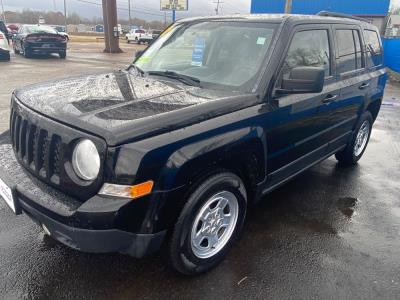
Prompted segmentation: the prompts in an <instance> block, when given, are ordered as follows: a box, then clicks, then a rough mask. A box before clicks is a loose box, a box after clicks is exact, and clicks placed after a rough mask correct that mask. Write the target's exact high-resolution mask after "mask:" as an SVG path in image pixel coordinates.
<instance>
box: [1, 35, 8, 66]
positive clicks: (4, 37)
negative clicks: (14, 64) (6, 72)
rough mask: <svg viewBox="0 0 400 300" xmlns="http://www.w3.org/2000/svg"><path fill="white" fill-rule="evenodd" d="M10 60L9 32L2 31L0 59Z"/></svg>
mask: <svg viewBox="0 0 400 300" xmlns="http://www.w3.org/2000/svg"><path fill="white" fill-rule="evenodd" d="M1 60H6V61H9V60H10V46H9V44H8V40H7V34H6V33H4V32H2V31H0V61H1Z"/></svg>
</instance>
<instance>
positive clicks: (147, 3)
mask: <svg viewBox="0 0 400 300" xmlns="http://www.w3.org/2000/svg"><path fill="white" fill-rule="evenodd" d="M216 1H217V0H189V11H188V12H178V13H177V17H178V18H181V17H186V16H194V15H211V14H215V11H214V9H215V6H216V4H215V3H213V2H216ZM220 1H221V2H224V3H223V4H220V12H221V13H222V14H228V13H249V12H250V1H251V0H220ZM399 1H400V0H399ZM87 2H93V3H101V0H67V14H68V11H70V12H72V11H74V12H77V13H79V14H80V15H82V16H84V17H88V18H91V17H93V16H101V15H102V11H101V6H99V5H96V4H92V3H87ZM63 3H64V1H63V0H3V4H4V9H5V10H23V9H24V8H29V9H32V10H57V11H63V9H64V4H63ZM117 5H118V7H119V8H120V9H119V10H118V16H119V17H121V18H124V19H128V11H127V8H128V0H117ZM131 10H132V16H133V17H138V18H141V19H159V20H161V19H163V16H164V15H163V12H160V0H131Z"/></svg>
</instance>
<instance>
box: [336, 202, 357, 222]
mask: <svg viewBox="0 0 400 300" xmlns="http://www.w3.org/2000/svg"><path fill="white" fill-rule="evenodd" d="M357 202H358V199H357V198H352V197H343V198H339V200H338V202H337V207H338V209H339V210H340V211H341V212H342V213H343V214H344V215H345V216H346V217H348V218H351V216H352V215H353V213H354V208H355V206H356V204H357Z"/></svg>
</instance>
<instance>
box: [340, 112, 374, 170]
mask: <svg viewBox="0 0 400 300" xmlns="http://www.w3.org/2000/svg"><path fill="white" fill-rule="evenodd" d="M372 124H373V119H372V115H371V113H370V112H368V111H367V112H365V113H364V114H363V115H362V116H361V118H360V120H359V121H358V123H357V126H356V129H355V131H354V134H353V136H352V138H351V140H350V142H349V143H348V144H347V146H346V148H344V149H343V150H342V151H340V152H338V153H336V154H335V157H336V159H337V160H338V161H339V162H340V163H342V164H345V165H354V164H356V163H357V161H358V160H359V159H360V158H361V157H362V155H363V154H364V152H365V149H366V148H367V145H368V142H369V138H370V136H371V130H372Z"/></svg>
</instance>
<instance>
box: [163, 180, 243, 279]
mask: <svg viewBox="0 0 400 300" xmlns="http://www.w3.org/2000/svg"><path fill="white" fill-rule="evenodd" d="M192 191H193V192H192V193H190V195H189V197H188V199H187V202H186V204H185V205H184V207H183V209H182V212H181V214H180V216H179V218H178V221H177V223H176V224H175V227H174V229H173V232H172V236H171V237H170V240H169V245H168V256H169V262H170V264H171V265H172V267H173V268H174V269H175V270H176V271H178V272H180V273H182V274H185V275H196V274H200V273H203V272H206V271H208V270H210V269H211V268H214V267H215V266H217V265H218V264H219V263H220V262H221V261H222V260H223V259H224V257H225V256H226V254H227V253H228V251H229V250H230V248H231V247H232V245H233V244H234V242H235V240H236V239H237V238H238V236H239V233H240V231H241V229H242V227H243V223H244V219H245V216H246V207H247V195H246V189H245V186H244V184H243V182H242V180H241V179H240V178H239V177H238V176H236V175H235V174H233V173H230V172H220V173H217V174H216V175H213V176H211V177H208V178H206V179H204V180H200V181H199V182H198V183H197V184H195V185H194V187H193V189H192ZM224 203H225V204H224ZM235 203H236V204H235ZM223 218H226V219H225V220H223ZM203 220H204V221H203ZM223 223H225V224H223ZM196 236H198V238H197V239H195V238H194V237H196ZM211 243H212V244H213V245H214V246H213V247H210V244H211Z"/></svg>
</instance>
